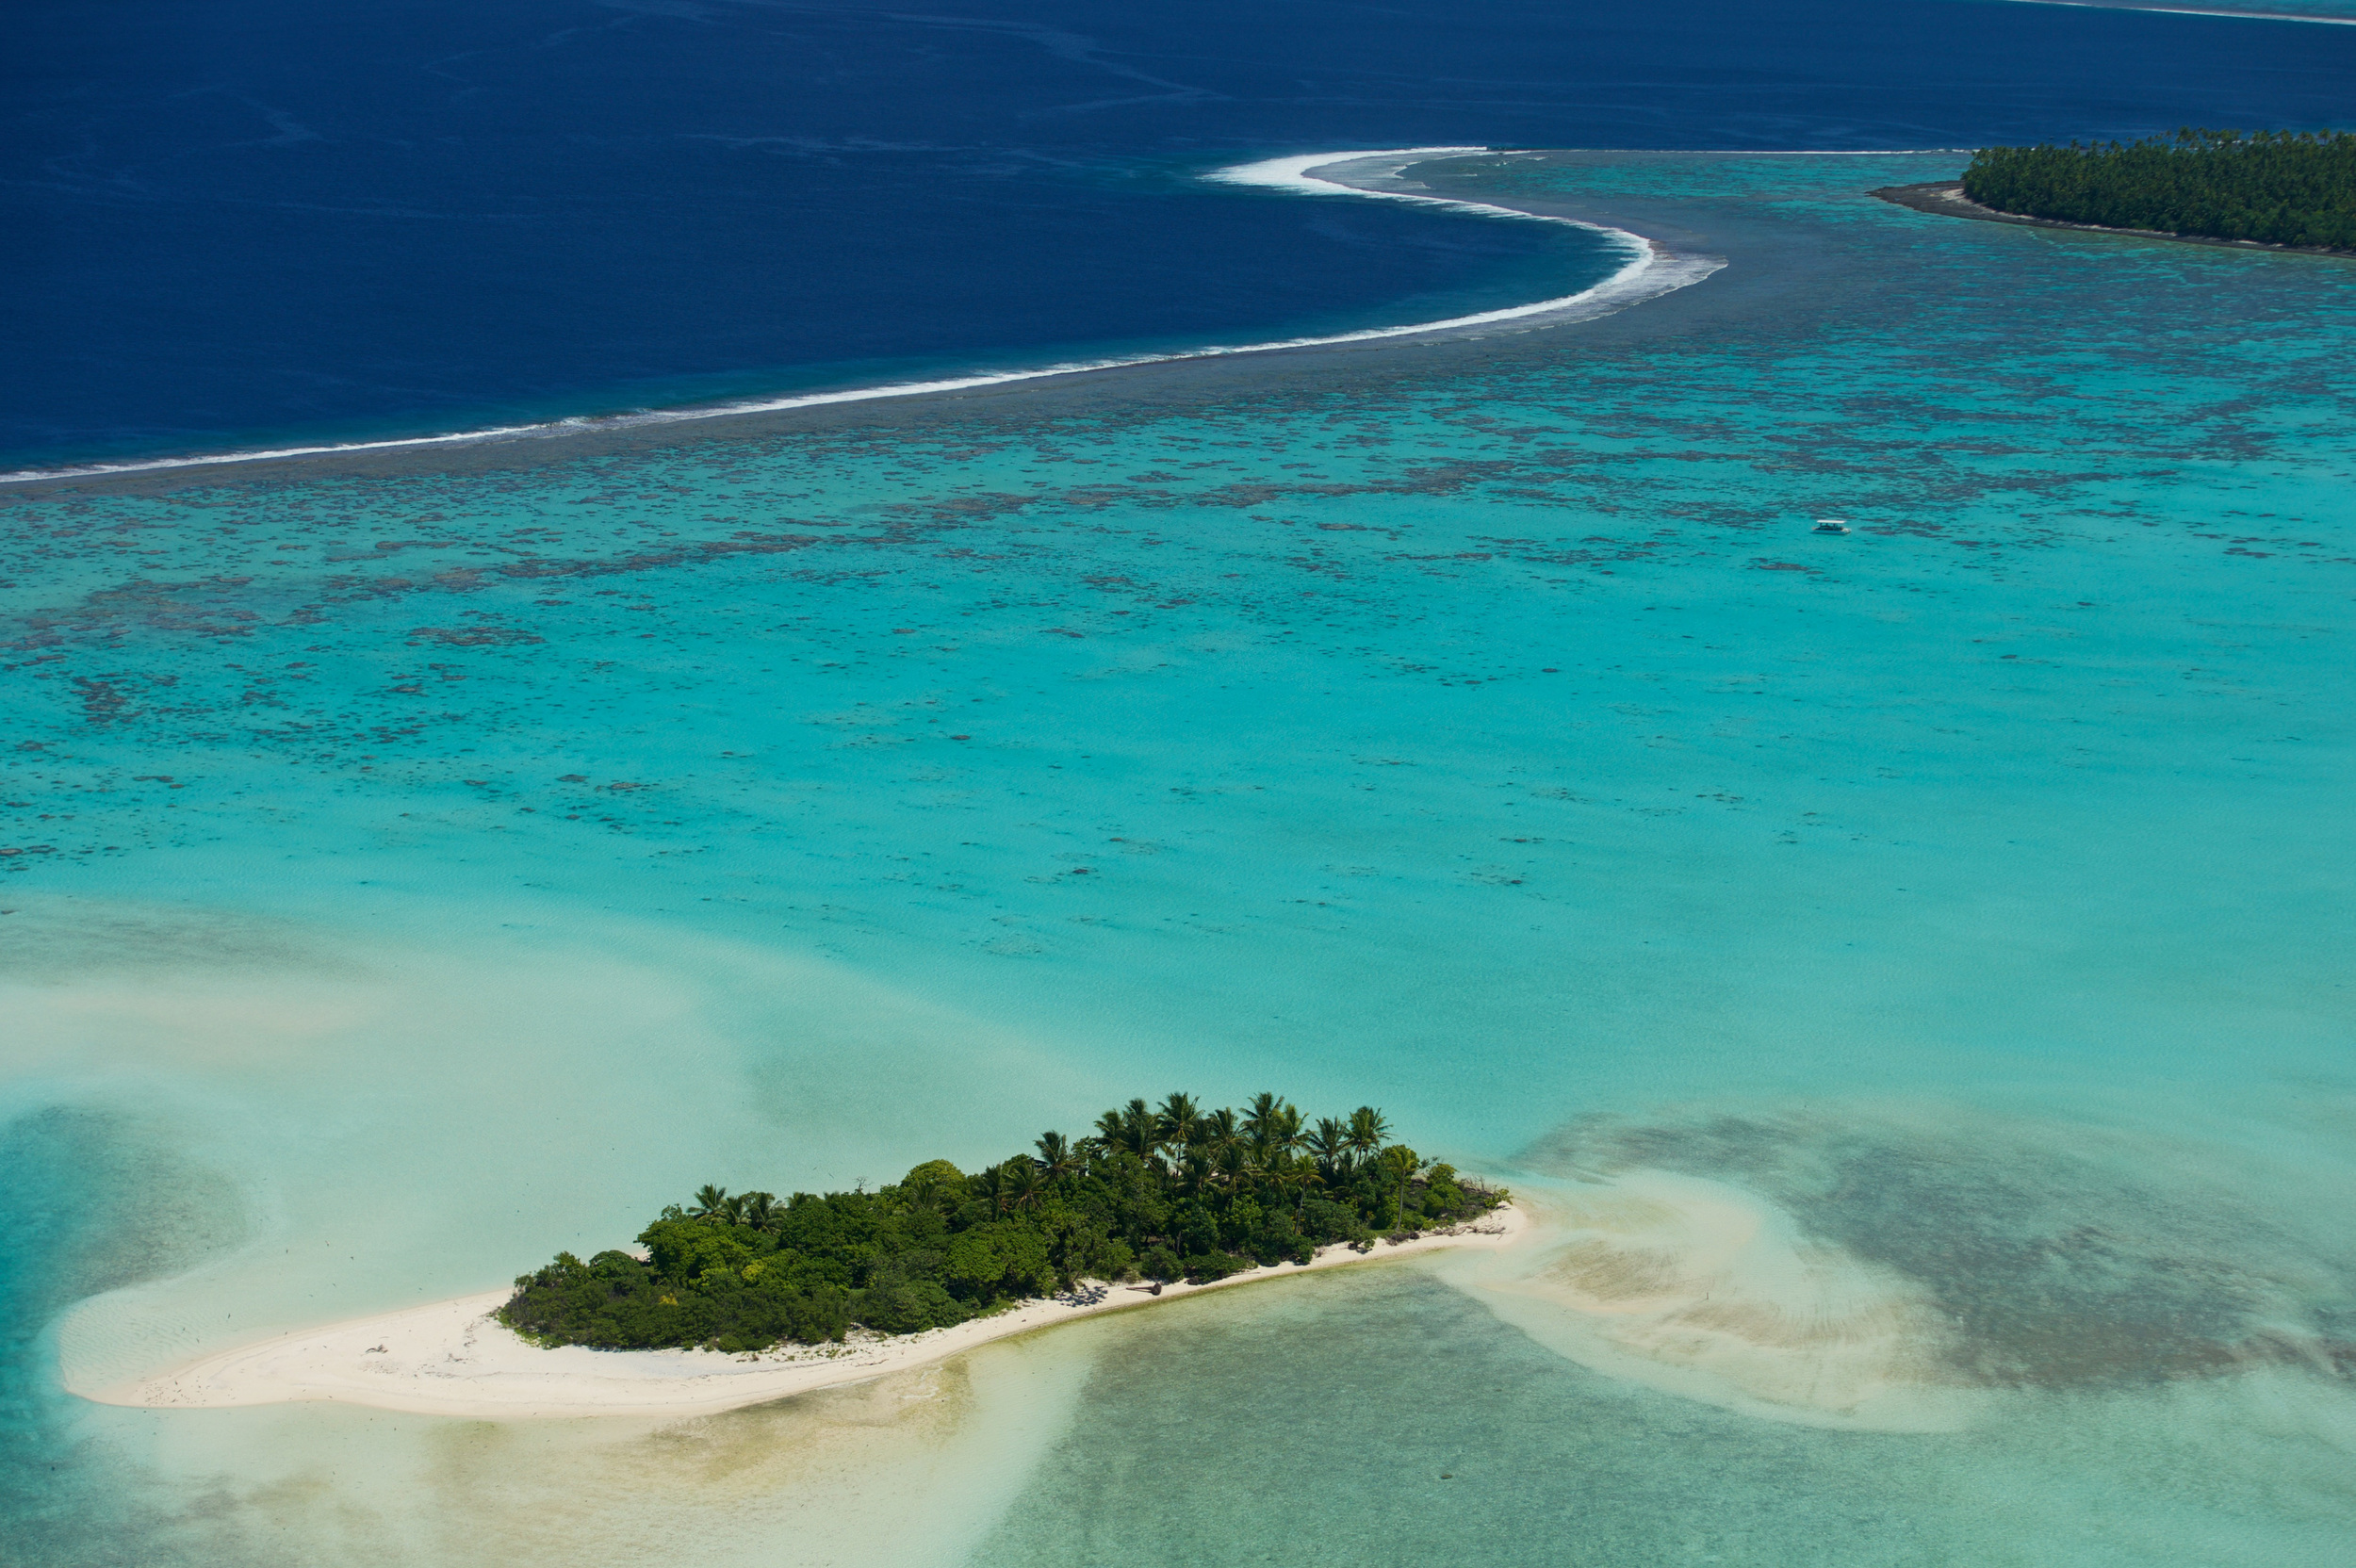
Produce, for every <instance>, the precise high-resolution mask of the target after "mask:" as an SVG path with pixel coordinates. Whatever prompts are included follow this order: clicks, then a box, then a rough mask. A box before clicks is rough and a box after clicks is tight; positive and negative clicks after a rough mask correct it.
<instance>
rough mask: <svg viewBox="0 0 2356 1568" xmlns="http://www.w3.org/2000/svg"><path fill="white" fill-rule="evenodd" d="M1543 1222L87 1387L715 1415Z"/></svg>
mask: <svg viewBox="0 0 2356 1568" xmlns="http://www.w3.org/2000/svg"><path fill="white" fill-rule="evenodd" d="M1529 1228H1530V1222H1529V1218H1528V1216H1527V1214H1526V1213H1525V1211H1524V1210H1522V1209H1521V1208H1520V1207H1518V1206H1516V1205H1513V1204H1508V1205H1507V1206H1506V1207H1504V1208H1502V1209H1500V1210H1498V1211H1497V1213H1495V1214H1493V1215H1490V1216H1488V1217H1486V1218H1483V1219H1481V1220H1479V1221H1477V1222H1475V1223H1473V1224H1471V1225H1467V1226H1462V1227H1459V1228H1457V1229H1455V1230H1451V1231H1433V1232H1427V1233H1425V1234H1423V1235H1421V1236H1418V1237H1416V1238H1415V1239H1414V1240H1412V1241H1404V1242H1399V1243H1398V1244H1396V1245H1392V1244H1388V1243H1382V1242H1378V1243H1376V1245H1375V1248H1374V1250H1372V1251H1371V1252H1366V1253H1359V1252H1353V1251H1351V1250H1350V1249H1349V1248H1348V1247H1341V1246H1336V1247H1328V1248H1325V1249H1323V1250H1320V1251H1319V1252H1318V1253H1317V1258H1316V1259H1315V1261H1313V1262H1311V1263H1309V1264H1307V1265H1305V1266H1302V1265H1293V1264H1282V1265H1279V1266H1276V1267H1273V1268H1254V1269H1251V1270H1248V1271H1246V1272H1244V1273H1241V1274H1235V1275H1230V1276H1229V1277H1228V1278H1226V1279H1224V1280H1220V1281H1218V1282H1214V1283H1210V1284H1202V1285H1188V1284H1185V1283H1177V1284H1171V1285H1168V1286H1165V1287H1164V1288H1163V1290H1162V1293H1161V1294H1160V1295H1159V1296H1154V1295H1152V1294H1149V1293H1148V1292H1147V1291H1145V1290H1143V1289H1140V1288H1138V1287H1135V1286H1130V1285H1118V1284H1105V1283H1103V1282H1095V1281H1090V1282H1085V1283H1083V1284H1082V1285H1081V1286H1079V1287H1078V1288H1076V1289H1074V1290H1072V1292H1070V1293H1068V1294H1066V1295H1063V1296H1059V1297H1056V1298H1054V1299H1049V1300H1041V1301H1030V1302H1026V1303H1024V1304H1023V1305H1022V1306H1019V1307H1016V1308H1013V1309H1011V1310H1009V1311H1007V1312H1004V1313H1000V1314H999V1315H996V1316H994V1317H985V1318H979V1319H976V1320H975V1321H973V1322H971V1323H961V1324H958V1325H957V1327H956V1328H953V1329H934V1330H930V1331H926V1332H924V1333H921V1334H908V1335H904V1336H900V1337H896V1338H885V1337H882V1336H876V1337H872V1338H868V1337H855V1338H854V1339H853V1340H852V1341H851V1342H850V1343H848V1344H843V1345H826V1346H802V1347H797V1348H794V1349H792V1350H789V1351H777V1352H771V1353H767V1354H763V1355H754V1356H729V1355H723V1354H720V1353H718V1352H716V1351H707V1350H591V1349H587V1348H582V1347H579V1346H567V1347H564V1348H558V1349H542V1348H539V1347H538V1346H534V1345H531V1344H528V1343H526V1342H525V1341H523V1340H521V1339H518V1338H517V1337H516V1336H515V1334H514V1333H512V1332H510V1331H508V1330H506V1329H504V1328H502V1327H500V1326H499V1324H498V1323H496V1322H494V1321H492V1319H491V1317H490V1314H491V1313H492V1312H493V1311H494V1310H496V1309H497V1308H498V1307H499V1306H500V1305H502V1304H503V1303H504V1302H505V1301H506V1300H507V1298H508V1296H509V1294H510V1292H508V1291H506V1290H492V1291H484V1292H483V1293H482V1294H481V1295H478V1296H462V1297H459V1298H457V1299H453V1300H448V1301H436V1302H434V1303H433V1304H432V1305H429V1306H423V1307H412V1308H410V1309H408V1310H406V1311H403V1312H396V1313H386V1314H384V1315H380V1316H376V1317H364V1318H357V1319H354V1320H352V1321H351V1322H347V1323H338V1324H334V1325H331V1326H329V1327H327V1328H322V1329H312V1330H306V1331H302V1332H299V1333H292V1334H285V1335H282V1336H280V1337H279V1338H276V1339H272V1340H267V1341H265V1342H263V1343H262V1344H259V1345H249V1346H245V1347H243V1348H239V1349H236V1350H227V1351H223V1352H221V1353H220V1354H218V1355H213V1356H208V1357H206V1358H205V1359H204V1360H202V1361H199V1362H195V1363H193V1364H189V1365H188V1366H184V1367H182V1368H180V1369H179V1370H177V1371H174V1372H168V1373H165V1374H163V1375H161V1376H159V1377H155V1378H146V1379H141V1380H137V1381H134V1382H129V1383H123V1384H119V1385H116V1386H114V1387H111V1388H105V1389H97V1390H84V1389H75V1390H74V1392H75V1393H77V1394H80V1395H81V1396H82V1397H85V1398H88V1399H90V1400H93V1401H96V1402H97V1403H100V1404H109V1405H133V1406H140V1407H144V1408H147V1409H153V1410H178V1409H201V1408H219V1407H223V1406H232V1405H270V1404H284V1403H291V1402H294V1401H299V1400H316V1399H327V1400H340V1401H343V1402H344V1403H347V1404H355V1405H370V1406H374V1407H376V1408H378V1409H380V1410H397V1411H408V1412H412V1413H420V1414H426V1415H455V1416H463V1417H466V1418H468V1419H472V1420H534V1419H548V1418H561V1417H568V1416H583V1415H633V1416H649V1415H652V1416H663V1415H709V1414H712V1413H715V1412H718V1411H724V1410H733V1409H736V1408H738V1407H739V1406H743V1405H758V1404H765V1403H767V1402H768V1401H770V1400H773V1399H782V1398H786V1397H790V1396H792V1395H795V1394H805V1393H808V1392H809V1391H810V1390H811V1389H816V1388H826V1387H829V1386H831V1385H834V1384H837V1383H849V1382H859V1381H862V1380H866V1379H870V1378H879V1377H883V1376H885V1375H886V1374H888V1373H892V1372H900V1371H905V1370H908V1369H909V1368H911V1367H917V1366H922V1365H924V1364H927V1363H931V1362H937V1361H941V1360H944V1359H945V1358H947V1357H950V1356H954V1355H957V1354H958V1353H959V1352H960V1351H965V1350H971V1349H973V1348H974V1347H976V1346H979V1345H985V1344H988V1343H989V1342H990V1341H991V1340H994V1339H1005V1338H1007V1337H1009V1336H1011V1335H1015V1334H1022V1333H1028V1332H1031V1331H1033V1330H1037V1329H1045V1328H1052V1327H1053V1326H1055V1324H1058V1323H1067V1322H1070V1321H1072V1319H1074V1318H1079V1317H1087V1316H1090V1315H1095V1314H1098V1313H1105V1312H1115V1311H1120V1310H1122V1309H1125V1308H1131V1307H1139V1306H1147V1305H1151V1304H1153V1303H1156V1302H1162V1301H1171V1300H1176V1299H1179V1298H1181V1297H1186V1296H1196V1295H1200V1294H1202V1293H1203V1292H1204V1291H1207V1290H1219V1289H1222V1288H1224V1287H1227V1286H1230V1285H1239V1284H1248V1283H1251V1282H1254V1281H1259V1280H1268V1279H1277V1278H1281V1277H1284V1276H1286V1275H1292V1274H1299V1273H1302V1272H1305V1271H1307V1270H1309V1269H1318V1268H1332V1267H1338V1266H1346V1265H1350V1264H1358V1263H1374V1262H1381V1261H1385V1260H1388V1259H1391V1258H1397V1257H1402V1256H1405V1255H1407V1254H1410V1253H1417V1252H1427V1251H1434V1250H1439V1249H1442V1248H1477V1249H1482V1250H1499V1249H1503V1248H1507V1247H1511V1246H1513V1244H1514V1243H1515V1242H1516V1241H1517V1240H1518V1239H1519V1238H1520V1237H1521V1236H1522V1235H1523V1234H1525V1233H1527V1231H1528V1230H1529Z"/></svg>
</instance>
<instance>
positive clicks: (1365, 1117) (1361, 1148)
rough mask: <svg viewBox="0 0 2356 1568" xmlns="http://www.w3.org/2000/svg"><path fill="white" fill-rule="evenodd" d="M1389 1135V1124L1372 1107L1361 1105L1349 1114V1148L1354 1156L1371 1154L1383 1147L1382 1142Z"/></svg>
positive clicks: (1381, 1114)
mask: <svg viewBox="0 0 2356 1568" xmlns="http://www.w3.org/2000/svg"><path fill="white" fill-rule="evenodd" d="M1390 1135H1391V1124H1390V1123H1389V1122H1388V1121H1386V1120H1384V1119H1383V1113H1382V1112H1381V1111H1378V1110H1376V1109H1375V1108H1374V1107H1373V1106H1372V1105H1361V1106H1359V1107H1358V1108H1357V1109H1356V1110H1354V1111H1352V1112H1350V1152H1353V1153H1356V1154H1371V1153H1373V1152H1375V1151H1376V1150H1378V1149H1380V1148H1382V1147H1383V1139H1384V1138H1386V1137H1388V1136H1390Z"/></svg>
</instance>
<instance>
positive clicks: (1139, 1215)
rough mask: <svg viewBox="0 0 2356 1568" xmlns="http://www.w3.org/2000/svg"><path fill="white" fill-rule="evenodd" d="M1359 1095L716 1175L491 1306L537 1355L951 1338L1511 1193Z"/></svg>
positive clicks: (1479, 1207)
mask: <svg viewBox="0 0 2356 1568" xmlns="http://www.w3.org/2000/svg"><path fill="white" fill-rule="evenodd" d="M1389 1137H1390V1128H1389V1124H1388V1122H1387V1121H1386V1119H1384V1117H1383V1113H1382V1112H1380V1111H1379V1110H1377V1109H1375V1108H1374V1107H1373V1106H1370V1105H1362V1106H1360V1107H1359V1108H1358V1109H1357V1110H1355V1111H1353V1112H1351V1113H1350V1115H1349V1116H1348V1117H1346V1118H1341V1119H1333V1118H1326V1119H1320V1120H1318V1121H1317V1124H1316V1125H1315V1126H1314V1127H1310V1126H1308V1125H1307V1124H1306V1122H1305V1121H1304V1119H1303V1118H1302V1116H1301V1112H1300V1111H1299V1110H1297V1109H1296V1108H1295V1107H1294V1106H1293V1105H1292V1104H1291V1103H1289V1102H1286V1101H1284V1100H1283V1099H1281V1098H1279V1097H1278V1096H1276V1095H1273V1094H1262V1095H1259V1096H1257V1097H1255V1098H1254V1099H1253V1100H1252V1103H1251V1104H1250V1106H1249V1107H1248V1108H1246V1109H1244V1110H1242V1111H1236V1110H1232V1109H1221V1110H1206V1109H1204V1108H1203V1107H1202V1106H1201V1105H1199V1104H1198V1103H1196V1101H1195V1100H1194V1098H1193V1097H1192V1096H1189V1095H1185V1094H1173V1095H1170V1097H1169V1098H1167V1099H1166V1100H1164V1101H1163V1102H1162V1103H1161V1104H1160V1105H1159V1106H1153V1105H1149V1104H1147V1103H1146V1102H1145V1101H1143V1100H1132V1101H1130V1102H1129V1103H1128V1104H1127V1105H1125V1106H1123V1107H1121V1108H1120V1109H1118V1110H1110V1111H1106V1112H1105V1113H1104V1115H1103V1116H1102V1117H1100V1118H1098V1119H1097V1122H1096V1128H1095V1131H1094V1132H1093V1133H1092V1134H1091V1135H1088V1136H1086V1137H1083V1138H1081V1139H1079V1140H1077V1141H1076V1142H1075V1141H1073V1140H1071V1139H1068V1138H1066V1137H1065V1136H1064V1135H1062V1134H1060V1133H1047V1134H1044V1135H1041V1136H1040V1137H1039V1139H1038V1140H1037V1142H1036V1144H1035V1145H1034V1148H1035V1149H1036V1151H1037V1152H1036V1154H1035V1155H1034V1154H1016V1155H1013V1156H1012V1157H1010V1158H1008V1159H1006V1160H1003V1161H1001V1162H999V1163H998V1164H996V1165H993V1166H990V1167H988V1168H985V1169H983V1170H981V1171H980V1172H978V1173H976V1174H973V1175H970V1176H969V1175H967V1174H965V1173H964V1172H962V1171H960V1170H958V1169H957V1167H956V1166H954V1165H952V1164H950V1163H949V1162H948V1161H946V1160H927V1161H925V1162H924V1164H922V1165H920V1166H918V1167H916V1168H914V1169H913V1170H910V1171H909V1172H908V1174H907V1175H906V1176H904V1177H902V1178H901V1179H900V1180H899V1181H898V1182H897V1183H894V1184H892V1185H889V1186H885V1187H882V1188H879V1189H877V1190H876V1191H874V1192H868V1191H865V1190H863V1189H860V1190H853V1191H850V1192H828V1193H808V1192H797V1193H795V1194H794V1195H793V1196H792V1197H791V1198H787V1199H783V1200H780V1199H778V1198H777V1196H776V1195H775V1194H772V1193H767V1192H744V1193H735V1194H731V1193H729V1192H728V1191H727V1190H726V1189H724V1188H721V1187H717V1186H706V1187H704V1188H703V1189H702V1190H701V1191H699V1192H697V1193H696V1194H695V1200H694V1201H693V1202H692V1203H690V1204H684V1205H682V1204H673V1205H670V1206H669V1207H666V1208H665V1209H663V1213H662V1216H661V1217H659V1218H657V1219H656V1220H655V1221H654V1222H653V1223H652V1224H650V1225H648V1226H647V1227H646V1230H645V1231H643V1232H641V1233H640V1234H639V1236H638V1245H639V1246H640V1247H642V1248H643V1249H645V1251H646V1255H645V1256H644V1257H643V1258H642V1257H638V1256H634V1255H632V1254H631V1253H629V1252H623V1251H604V1252H599V1253H598V1254H597V1256H595V1257H593V1258H591V1259H590V1260H589V1261H588V1262H586V1263H583V1262H582V1261H581V1259H579V1258H578V1257H575V1256H574V1255H573V1254H572V1253H570V1252H560V1253H558V1254H557V1256H556V1259H555V1261H554V1262H552V1263H550V1264H548V1266H546V1267H544V1268H541V1269H540V1270H538V1271H537V1272H536V1273H532V1274H526V1275H522V1276H520V1277H518V1278H517V1280H516V1281H515V1294H514V1296H513V1297H511V1298H510V1299H508V1301H507V1303H506V1305H505V1306H503V1307H501V1308H499V1310H498V1312H497V1313H496V1314H494V1316H496V1318H497V1319H498V1320H499V1322H500V1323H503V1324H505V1325H506V1326H507V1327H508V1328H510V1329H512V1330H514V1331H515V1332H516V1333H517V1334H518V1335H520V1336H522V1337H524V1338H526V1339H529V1340H532V1341H533V1342H534V1343H537V1344H540V1345H543V1346H560V1345H582V1346H589V1347H592V1348H599V1349H652V1348H665V1347H703V1348H711V1349H715V1350H722V1351H729V1352H738V1353H742V1352H747V1351H757V1350H764V1349H767V1348H771V1347H773V1346H776V1345H778V1344H780V1343H783V1342H798V1343H801V1344H806V1345H818V1344H825V1343H827V1342H829V1341H841V1340H843V1338H844V1337H845V1336H846V1335H847V1334H848V1333H849V1331H851V1330H852V1329H853V1328H854V1327H859V1328H862V1329H865V1330H869V1331H873V1332H875V1333H878V1334H887V1335H891V1334H910V1333H917V1332H920V1331H924V1330H927V1329H938V1328H947V1327H950V1326H952V1325H954V1324H958V1323H963V1322H966V1321H968V1320H970V1319H973V1318H976V1317H981V1316H985V1315H990V1314H991V1313H994V1312H998V1311H1001V1310H1003V1309H1005V1308H1006V1307H1007V1306H1009V1305H1011V1304H1013V1303H1015V1302H1018V1301H1023V1300H1029V1299H1037V1298H1041V1297H1046V1296H1050V1295H1053V1294H1055V1293H1056V1292H1058V1291H1069V1290H1071V1289H1072V1287H1073V1286H1074V1285H1075V1284H1076V1283H1077V1282H1081V1281H1086V1280H1100V1281H1108V1282H1123V1281H1132V1280H1142V1281H1144V1282H1146V1284H1145V1286H1143V1287H1141V1288H1148V1289H1156V1290H1157V1289H1158V1288H1159V1287H1160V1286H1161V1285H1162V1284H1164V1283H1167V1282H1172V1281H1177V1280H1186V1281H1188V1282H1196V1283H1200V1282H1207V1281H1214V1280H1219V1279H1223V1278H1225V1277H1227V1276H1228V1275H1230V1274H1235V1273H1239V1272H1241V1271H1244V1270H1246V1269H1251V1268H1255V1267H1261V1266H1268V1265H1272V1264H1278V1263H1285V1262H1291V1263H1298V1264H1306V1263H1308V1262H1310V1260H1311V1259H1312V1258H1313V1257H1314V1256H1315V1255H1316V1252H1317V1248H1318V1247H1319V1246H1322V1245H1331V1244H1334V1243H1347V1244H1349V1245H1350V1246H1352V1247H1355V1248H1356V1249H1358V1250H1361V1251H1365V1250H1370V1249H1371V1248H1372V1246H1373V1244H1374V1242H1375V1241H1376V1239H1377V1238H1378V1237H1384V1236H1387V1237H1390V1238H1392V1239H1404V1238H1406V1237H1408V1236H1412V1235H1414V1234H1416V1233H1420V1232H1422V1231H1426V1230H1436V1229H1445V1228H1448V1227H1453V1226H1457V1225H1462V1224H1465V1223H1468V1222H1470V1221H1472V1220H1475V1219H1478V1218H1480V1217H1482V1216H1484V1215H1487V1214H1488V1213H1489V1212H1490V1211H1492V1210H1494V1209H1497V1208H1498V1207H1499V1206H1500V1205H1502V1204H1504V1203H1505V1202H1506V1201H1507V1199H1508V1195H1507V1194H1506V1193H1505V1191H1504V1190H1503V1189H1501V1188H1497V1187H1492V1186H1489V1185H1487V1184H1483V1183H1481V1182H1479V1181H1476V1180H1474V1179H1472V1178H1470V1177H1466V1176H1463V1175H1460V1174H1458V1172H1457V1171H1456V1170H1455V1169H1454V1168H1452V1167H1450V1166H1447V1165H1436V1164H1428V1163H1427V1162H1425V1161H1424V1159H1423V1158H1422V1157H1421V1156H1420V1155H1418V1154H1416V1152H1415V1151H1414V1150H1412V1149H1410V1148H1408V1147H1407V1146H1406V1145H1405V1144H1402V1143H1394V1142H1390V1141H1389Z"/></svg>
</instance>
